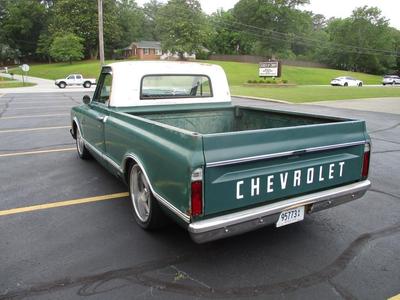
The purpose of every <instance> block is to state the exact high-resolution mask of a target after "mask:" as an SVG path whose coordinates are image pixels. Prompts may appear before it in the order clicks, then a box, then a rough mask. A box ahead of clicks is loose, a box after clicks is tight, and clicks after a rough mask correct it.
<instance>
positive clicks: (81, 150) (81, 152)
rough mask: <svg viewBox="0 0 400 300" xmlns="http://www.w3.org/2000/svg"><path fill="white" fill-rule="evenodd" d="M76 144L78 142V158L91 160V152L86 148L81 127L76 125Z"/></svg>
mask: <svg viewBox="0 0 400 300" xmlns="http://www.w3.org/2000/svg"><path fill="white" fill-rule="evenodd" d="M75 128H76V129H75V136H76V139H75V142H76V151H77V152H78V156H79V157H80V158H81V159H89V158H91V155H90V152H89V150H88V149H87V148H86V146H85V143H84V141H83V138H82V135H81V131H80V130H79V127H78V126H77V125H76V126H75Z"/></svg>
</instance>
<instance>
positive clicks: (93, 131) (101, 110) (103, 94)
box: [84, 70, 112, 155]
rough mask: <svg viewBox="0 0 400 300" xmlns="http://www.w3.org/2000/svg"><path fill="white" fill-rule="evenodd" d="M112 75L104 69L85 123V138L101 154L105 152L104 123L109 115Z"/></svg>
mask: <svg viewBox="0 0 400 300" xmlns="http://www.w3.org/2000/svg"><path fill="white" fill-rule="evenodd" d="M111 82H112V76H111V72H105V71H104V70H103V72H102V74H101V75H100V79H99V84H98V86H97V88H96V91H95V93H94V96H93V100H92V101H91V102H90V104H89V105H90V108H91V109H90V112H89V115H88V118H87V120H86V124H85V126H84V127H85V129H86V130H85V132H84V134H85V136H84V137H85V139H86V140H87V141H88V142H89V143H90V145H91V146H92V147H94V148H95V150H97V151H98V152H99V153H97V154H99V155H103V154H104V153H105V142H104V124H105V123H106V122H107V118H108V115H109V110H108V103H109V99H110V91H111Z"/></svg>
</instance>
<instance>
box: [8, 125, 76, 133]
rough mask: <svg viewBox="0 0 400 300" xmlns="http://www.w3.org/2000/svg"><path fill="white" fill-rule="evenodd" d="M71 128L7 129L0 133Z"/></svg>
mask: <svg viewBox="0 0 400 300" xmlns="http://www.w3.org/2000/svg"><path fill="white" fill-rule="evenodd" d="M70 127H71V126H53V127H36V128H18V129H5V130H0V133H10V132H25V131H39V130H52V129H64V128H70Z"/></svg>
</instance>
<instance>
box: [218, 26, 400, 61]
mask: <svg viewBox="0 0 400 300" xmlns="http://www.w3.org/2000/svg"><path fill="white" fill-rule="evenodd" d="M211 22H213V23H214V24H215V25H217V26H220V27H224V26H225V28H228V29H230V30H235V31H237V32H241V33H245V34H249V35H252V36H255V37H259V38H263V39H266V38H269V39H273V40H278V41H284V42H290V43H294V44H300V45H305V46H310V43H309V42H312V43H318V47H320V48H325V49H331V50H334V51H335V52H342V53H355V54H367V55H368V54H369V55H371V54H372V55H373V54H379V55H384V56H395V57H400V54H397V52H392V51H388V50H382V49H373V48H364V47H359V46H353V45H345V44H339V43H333V42H329V41H323V40H316V39H310V38H302V37H299V36H293V35H292V34H289V33H282V32H278V31H274V30H271V29H263V28H260V27H256V26H252V25H247V24H243V23H239V22H235V21H231V22H226V21H222V20H211ZM221 24H222V25H221ZM237 24H240V25H244V26H247V27H249V29H250V28H251V29H253V30H254V29H257V30H261V31H262V32H261V33H259V32H254V31H251V30H245V29H238V28H237V26H236V25H237ZM267 33H272V35H268V36H266V34H267ZM273 34H278V35H281V37H278V36H274V35H273ZM297 39H298V40H297ZM307 40H309V42H307ZM324 44H325V45H324Z"/></svg>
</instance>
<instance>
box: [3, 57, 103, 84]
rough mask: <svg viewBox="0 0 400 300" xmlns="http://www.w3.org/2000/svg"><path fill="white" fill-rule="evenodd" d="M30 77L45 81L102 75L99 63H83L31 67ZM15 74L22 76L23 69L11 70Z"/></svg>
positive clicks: (87, 61) (88, 61)
mask: <svg viewBox="0 0 400 300" xmlns="http://www.w3.org/2000/svg"><path fill="white" fill-rule="evenodd" d="M30 67H31V68H30V70H29V72H28V76H33V77H40V78H45V79H53V80H54V79H60V78H65V77H67V76H68V75H69V74H74V73H78V74H82V75H83V77H88V78H89V77H90V78H98V77H99V74H100V63H99V61H90V60H86V61H81V62H74V63H72V64H69V63H53V64H41V65H30ZM10 72H13V73H14V74H19V75H21V74H22V71H21V69H19V68H15V69H12V70H10Z"/></svg>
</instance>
